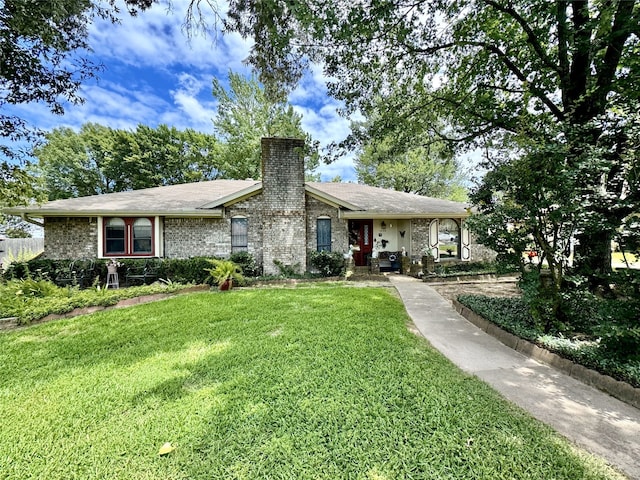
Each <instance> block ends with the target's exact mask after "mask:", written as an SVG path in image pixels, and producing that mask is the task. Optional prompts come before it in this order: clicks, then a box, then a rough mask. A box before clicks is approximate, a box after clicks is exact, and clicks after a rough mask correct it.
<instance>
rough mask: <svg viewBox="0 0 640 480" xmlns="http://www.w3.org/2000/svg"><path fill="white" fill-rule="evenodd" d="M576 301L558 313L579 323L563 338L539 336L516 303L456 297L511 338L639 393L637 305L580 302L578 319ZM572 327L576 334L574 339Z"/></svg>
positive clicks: (639, 305)
mask: <svg viewBox="0 0 640 480" xmlns="http://www.w3.org/2000/svg"><path fill="white" fill-rule="evenodd" d="M579 299H580V297H579V296H578V295H576V296H575V297H574V298H572V299H571V300H570V301H567V303H566V304H565V305H563V308H566V309H567V310H568V309H573V310H574V314H575V315H576V318H577V322H580V323H576V324H575V325H572V326H567V329H566V330H565V331H564V332H556V333H554V334H545V333H544V328H543V325H541V324H540V323H539V322H536V321H535V320H534V318H533V316H532V315H531V313H530V309H529V306H528V305H527V304H526V303H525V301H524V300H523V299H522V298H503V297H485V296H481V295H460V296H459V297H458V301H459V302H460V303H461V304H463V305H465V306H466V307H468V308H470V309H471V310H473V311H474V312H476V313H477V314H478V315H481V316H482V317H484V318H485V319H487V320H488V321H490V322H492V323H495V324H496V325H498V326H500V327H501V328H503V329H504V330H506V331H508V332H510V333H513V334H514V335H517V336H519V337H521V338H524V339H526V340H529V341H531V342H534V343H537V344H538V345H540V346H542V347H544V348H546V349H548V350H550V351H553V352H556V353H558V354H559V355H562V356H563V357H565V358H568V359H570V360H572V361H574V362H577V363H579V364H581V365H583V366H585V367H588V368H592V369H594V370H597V371H599V372H601V373H604V374H606V375H610V376H612V377H614V378H617V379H619V380H622V381H625V382H628V383H630V384H631V385H633V386H635V387H640V320H639V319H640V303H639V302H637V301H630V300H629V301H620V300H608V299H597V298H596V297H589V298H586V299H585V298H584V297H583V300H585V302H586V303H583V304H582V307H583V308H584V309H585V312H583V313H578V312H577V310H579V309H580V305H581V304H580V300H579ZM566 313H567V312H565V314H566ZM588 316H591V318H589V319H587V317H588ZM578 326H579V327H580V328H579V330H580V332H579V334H576V330H578ZM571 336H573V337H571Z"/></svg>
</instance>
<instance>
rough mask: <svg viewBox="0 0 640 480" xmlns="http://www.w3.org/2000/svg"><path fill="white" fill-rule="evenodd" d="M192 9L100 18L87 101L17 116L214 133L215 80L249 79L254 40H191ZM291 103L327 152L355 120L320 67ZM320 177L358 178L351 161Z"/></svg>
mask: <svg viewBox="0 0 640 480" xmlns="http://www.w3.org/2000/svg"><path fill="white" fill-rule="evenodd" d="M187 5H188V0H172V10H171V11H168V10H167V7H166V5H162V4H161V5H155V6H154V7H153V8H151V9H150V10H148V11H145V12H140V13H139V14H138V16H137V17H129V16H127V15H122V19H121V22H120V23H119V24H116V25H113V24H111V23H109V22H107V21H104V20H97V21H96V23H95V24H93V25H92V26H91V27H90V30H89V31H90V42H89V43H90V45H91V47H92V49H93V53H92V54H91V55H90V58H91V59H92V60H93V61H95V62H97V63H102V64H103V65H104V67H105V69H104V71H103V72H101V73H100V75H99V78H98V79H97V80H95V81H89V82H86V83H85V84H84V85H83V87H82V96H83V97H84V98H85V102H84V103H83V104H82V105H70V106H67V107H66V112H65V115H64V116H56V115H52V114H51V113H49V111H48V109H47V108H46V107H45V106H44V105H38V104H35V105H21V106H16V107H14V108H13V112H14V113H16V114H18V115H20V116H23V117H25V118H27V119H28V120H29V121H30V122H31V123H32V124H33V125H35V126H36V127H39V128H42V129H45V130H50V129H52V128H55V127H61V126H68V127H72V128H79V127H80V126H81V125H82V124H83V123H86V122H95V123H100V124H103V125H107V126H110V127H113V128H123V129H130V128H135V127H136V126H137V125H138V124H145V125H150V126H156V125H158V124H167V125H171V126H175V127H176V128H180V129H184V128H194V129H196V130H199V131H202V132H207V133H213V123H212V119H213V118H214V117H215V114H216V102H215V99H214V98H213V96H212V94H211V87H212V84H211V82H212V79H213V77H214V76H215V77H218V78H220V79H221V80H222V81H225V79H226V76H227V73H228V72H229V71H230V70H232V71H234V72H239V73H245V74H247V75H248V74H250V69H249V68H248V67H247V65H245V64H244V59H245V58H246V57H247V55H248V53H249V50H250V48H251V42H250V41H249V40H245V39H242V38H241V37H240V36H239V35H237V34H231V35H225V36H218V37H217V38H212V37H210V36H204V35H193V36H192V37H191V38H190V39H188V38H187V36H186V34H185V32H184V30H183V28H182V25H183V22H184V19H185V13H186V10H187ZM212 18H213V17H212ZM290 103H291V104H292V105H293V106H294V108H295V110H296V111H297V112H298V113H300V114H302V115H303V123H302V124H303V128H304V129H305V130H306V131H307V132H308V133H310V134H311V136H312V137H313V138H315V139H316V140H319V141H320V143H321V145H322V146H326V145H327V144H329V143H331V142H332V141H340V140H342V139H344V138H345V137H346V136H347V134H348V132H349V122H348V120H346V119H345V118H342V117H340V116H339V115H338V113H337V110H338V109H339V108H340V106H341V105H340V104H339V103H338V102H337V101H335V100H334V99H331V98H329V97H328V96H327V90H326V86H325V78H324V77H323V74H322V71H321V69H320V68H313V69H311V71H310V72H309V73H308V74H307V75H306V76H305V78H304V79H303V81H302V82H301V83H300V85H299V86H298V88H296V90H295V91H294V92H292V94H291V96H290ZM320 172H321V174H322V179H323V180H329V179H331V178H333V177H335V176H336V175H340V176H341V177H342V179H343V180H345V181H349V180H355V174H354V171H353V160H352V159H351V158H346V159H342V160H341V161H337V162H335V163H333V164H331V165H323V166H322V167H321V168H320Z"/></svg>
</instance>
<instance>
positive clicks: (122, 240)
mask: <svg viewBox="0 0 640 480" xmlns="http://www.w3.org/2000/svg"><path fill="white" fill-rule="evenodd" d="M153 253H154V252H153V219H151V218H146V217H141V218H118V217H113V218H105V220H104V255H105V256H137V255H141V256H149V255H153Z"/></svg>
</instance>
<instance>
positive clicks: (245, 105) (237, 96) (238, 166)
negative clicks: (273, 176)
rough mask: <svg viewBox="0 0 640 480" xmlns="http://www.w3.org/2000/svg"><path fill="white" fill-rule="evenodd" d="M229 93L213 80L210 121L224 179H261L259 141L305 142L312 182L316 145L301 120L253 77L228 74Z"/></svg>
mask: <svg viewBox="0 0 640 480" xmlns="http://www.w3.org/2000/svg"><path fill="white" fill-rule="evenodd" d="M228 79H229V89H228V90H227V89H225V87H224V86H223V84H222V83H221V82H220V81H219V80H218V79H214V80H213V96H214V97H215V98H216V100H217V101H218V114H217V116H216V118H215V119H214V121H213V124H214V126H215V129H216V132H217V133H218V134H219V136H220V139H221V141H222V142H223V148H222V152H221V170H222V172H223V174H224V177H225V178H236V179H245V178H255V179H257V178H260V175H261V166H260V165H261V160H260V139H261V138H262V137H275V136H281V137H295V138H304V139H305V145H306V147H305V148H306V151H305V170H306V172H307V177H308V178H311V176H312V175H313V170H315V169H316V168H317V166H318V154H317V148H318V145H317V142H316V141H314V140H313V139H312V138H311V136H310V135H309V134H308V133H306V132H305V131H304V130H303V129H302V126H301V123H302V116H301V115H299V114H298V113H296V112H295V111H294V110H293V107H292V106H291V105H289V104H287V103H286V102H283V101H278V100H272V99H270V98H269V97H268V96H267V94H266V92H265V91H264V89H263V88H262V86H261V85H260V84H259V82H258V80H257V79H256V78H255V77H253V76H252V77H250V78H245V77H243V76H242V75H240V74H237V73H233V72H229V76H228Z"/></svg>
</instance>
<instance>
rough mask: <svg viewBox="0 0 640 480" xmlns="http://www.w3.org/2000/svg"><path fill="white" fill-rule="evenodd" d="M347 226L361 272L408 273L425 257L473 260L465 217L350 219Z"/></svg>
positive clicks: (355, 260)
mask: <svg viewBox="0 0 640 480" xmlns="http://www.w3.org/2000/svg"><path fill="white" fill-rule="evenodd" d="M347 223H348V234H349V237H348V238H349V245H350V246H351V247H352V248H351V250H352V251H353V260H354V264H355V266H356V268H358V269H359V270H365V269H366V271H369V272H371V273H379V272H389V271H397V272H402V273H408V270H409V269H410V268H411V267H410V265H415V264H419V263H421V262H422V259H423V257H425V256H430V257H432V258H433V261H434V262H435V263H438V262H450V261H468V260H470V258H471V250H470V243H471V242H470V235H469V231H468V229H467V228H466V226H465V224H464V218H402V217H378V218H349V219H348V222H347Z"/></svg>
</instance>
